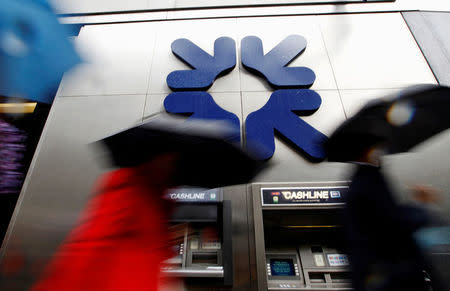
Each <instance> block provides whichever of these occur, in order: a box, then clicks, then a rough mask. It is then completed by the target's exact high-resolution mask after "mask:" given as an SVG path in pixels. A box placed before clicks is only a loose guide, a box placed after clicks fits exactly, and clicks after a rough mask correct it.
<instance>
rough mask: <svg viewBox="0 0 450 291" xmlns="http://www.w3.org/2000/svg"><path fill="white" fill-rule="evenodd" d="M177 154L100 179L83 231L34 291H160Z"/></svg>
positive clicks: (75, 232)
mask: <svg viewBox="0 0 450 291" xmlns="http://www.w3.org/2000/svg"><path fill="white" fill-rule="evenodd" d="M175 158H176V155H175V154H165V155H161V156H157V157H155V158H154V159H153V160H151V161H149V162H148V163H146V164H143V165H141V166H139V167H133V168H122V169H119V170H116V171H113V172H111V173H108V174H106V175H105V176H103V177H102V178H101V179H100V182H99V186H98V188H97V191H96V192H97V193H96V196H95V198H94V199H93V200H92V201H91V203H90V205H89V207H88V208H87V211H86V212H85V214H84V216H83V219H82V221H81V223H80V225H79V226H77V227H76V228H75V229H74V230H73V231H72V233H71V234H70V235H69V237H68V239H67V240H66V242H65V243H64V244H63V246H62V247H61V249H60V250H59V251H58V252H57V254H56V256H55V258H54V259H53V261H52V262H51V263H50V265H49V267H48V269H47V270H46V271H45V273H44V276H43V278H42V279H41V280H40V281H39V282H38V283H37V284H36V285H35V286H34V287H33V289H32V290H33V291H44V290H67V291H70V290H74V291H75V290H77V291H78V290H96V291H99V290H158V286H159V284H160V280H161V273H160V265H161V263H162V262H163V261H164V260H166V259H168V258H170V257H171V256H172V254H171V252H170V249H169V244H168V242H169V231H168V224H167V221H168V218H169V215H170V212H171V211H170V210H171V205H170V203H171V202H170V201H168V200H165V199H162V195H163V194H164V193H165V190H166V189H167V188H168V187H171V186H173V183H172V180H171V178H172V175H173V170H174V169H173V165H174V159H175Z"/></svg>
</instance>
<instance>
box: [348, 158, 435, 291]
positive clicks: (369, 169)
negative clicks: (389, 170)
mask: <svg viewBox="0 0 450 291" xmlns="http://www.w3.org/2000/svg"><path fill="white" fill-rule="evenodd" d="M360 161H361V162H363V163H364V164H360V165H358V167H357V170H356V173H355V174H354V175H353V177H352V183H351V185H350V188H349V192H348V195H347V204H346V217H345V218H346V219H345V229H346V232H347V238H348V246H349V248H350V251H349V252H350V261H351V265H352V272H353V283H354V287H355V290H357V291H362V290H383V291H388V290H389V291H394V290H396V291H400V290H405V291H406V290H410V291H414V290H417V291H425V290H428V289H427V288H428V286H427V284H426V281H425V278H424V273H423V271H424V270H425V269H427V267H428V266H427V264H426V262H425V258H424V256H423V255H422V252H421V250H420V248H419V247H418V245H417V243H416V242H415V240H414V238H413V233H414V232H415V231H417V230H418V229H420V228H422V227H425V226H427V225H429V223H430V222H431V221H430V218H429V215H428V214H427V213H426V212H425V210H424V209H422V208H420V207H413V206H401V205H399V204H398V203H397V202H396V201H395V200H394V197H393V196H392V191H391V189H390V188H389V186H388V184H387V182H386V180H385V178H384V177H383V175H382V173H381V170H380V168H379V167H378V166H377V165H373V164H371V163H370V162H369V161H368V159H366V158H365V157H364V158H363V159H361V160H360Z"/></svg>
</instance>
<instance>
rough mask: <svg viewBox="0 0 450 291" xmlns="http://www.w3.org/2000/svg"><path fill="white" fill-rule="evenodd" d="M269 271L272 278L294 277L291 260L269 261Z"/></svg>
mask: <svg viewBox="0 0 450 291" xmlns="http://www.w3.org/2000/svg"><path fill="white" fill-rule="evenodd" d="M270 270H271V271H272V276H295V271H294V262H293V261H292V259H271V260H270Z"/></svg>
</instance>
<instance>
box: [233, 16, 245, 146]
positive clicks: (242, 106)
mask: <svg viewBox="0 0 450 291" xmlns="http://www.w3.org/2000/svg"><path fill="white" fill-rule="evenodd" d="M235 20H236V23H235V24H236V28H237V27H238V17H236V18H235ZM239 41H240V39H239V34H238V33H237V34H236V58H237V63H236V66H237V69H238V78H239V95H240V98H241V128H240V129H241V146H242V147H243V148H245V146H246V141H247V140H246V138H245V116H244V100H243V99H244V96H243V95H242V83H241V82H242V80H241V62H240V59H241V58H240V57H241V55H240V53H241V50H240V45H239Z"/></svg>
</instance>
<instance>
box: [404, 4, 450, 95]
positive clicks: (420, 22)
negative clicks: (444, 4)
mask: <svg viewBox="0 0 450 291" xmlns="http://www.w3.org/2000/svg"><path fill="white" fill-rule="evenodd" d="M402 14H403V17H404V18H405V20H406V23H407V24H408V26H409V28H410V29H411V32H412V34H413V35H414V37H415V39H416V41H417V43H418V44H419V46H420V48H421V50H422V52H423V54H424V55H425V57H426V58H427V61H428V64H429V65H430V67H431V69H432V70H433V73H434V75H435V76H436V78H437V80H438V81H439V83H440V84H442V85H446V86H450V36H449V35H450V13H448V12H447V13H439V12H404V13H402Z"/></svg>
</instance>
